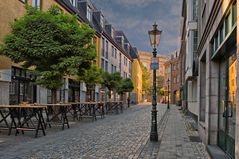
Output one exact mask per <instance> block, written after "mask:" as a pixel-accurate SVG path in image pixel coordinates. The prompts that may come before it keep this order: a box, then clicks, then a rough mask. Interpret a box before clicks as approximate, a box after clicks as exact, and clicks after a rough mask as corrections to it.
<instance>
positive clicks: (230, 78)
mask: <svg viewBox="0 0 239 159" xmlns="http://www.w3.org/2000/svg"><path fill="white" fill-rule="evenodd" d="M236 63H237V60H236V55H235V54H233V55H232V56H230V57H229V58H228V59H226V60H224V61H223V62H221V63H220V71H219V72H220V73H219V74H220V76H219V77H220V78H219V101H220V102H219V131H218V145H219V147H220V148H222V149H223V150H224V151H225V152H226V153H227V154H228V155H229V156H230V157H231V158H235V127H236V87H237V84H236V78H237V77H236V75H237V64H236Z"/></svg>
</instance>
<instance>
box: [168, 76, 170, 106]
mask: <svg viewBox="0 0 239 159" xmlns="http://www.w3.org/2000/svg"><path fill="white" fill-rule="evenodd" d="M169 82H170V80H169V79H168V80H167V83H168V106H167V108H168V109H169V108H170V107H169Z"/></svg>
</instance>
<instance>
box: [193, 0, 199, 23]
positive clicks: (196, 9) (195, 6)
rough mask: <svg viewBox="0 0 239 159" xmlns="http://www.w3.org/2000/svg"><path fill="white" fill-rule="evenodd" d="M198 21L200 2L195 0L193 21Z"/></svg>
mask: <svg viewBox="0 0 239 159" xmlns="http://www.w3.org/2000/svg"><path fill="white" fill-rule="evenodd" d="M197 19H198V0H193V20H194V21H196V20H197Z"/></svg>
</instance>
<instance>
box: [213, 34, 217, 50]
mask: <svg viewBox="0 0 239 159" xmlns="http://www.w3.org/2000/svg"><path fill="white" fill-rule="evenodd" d="M214 41H215V51H216V50H217V48H218V34H216V36H215V38H214Z"/></svg>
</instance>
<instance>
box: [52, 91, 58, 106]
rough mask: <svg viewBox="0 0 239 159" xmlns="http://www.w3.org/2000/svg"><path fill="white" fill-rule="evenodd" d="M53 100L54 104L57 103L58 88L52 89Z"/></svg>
mask: <svg viewBox="0 0 239 159" xmlns="http://www.w3.org/2000/svg"><path fill="white" fill-rule="evenodd" d="M51 102H52V104H56V103H57V90H56V89H52V90H51Z"/></svg>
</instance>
